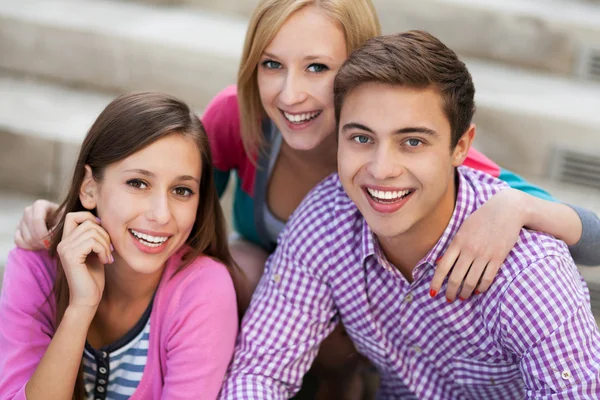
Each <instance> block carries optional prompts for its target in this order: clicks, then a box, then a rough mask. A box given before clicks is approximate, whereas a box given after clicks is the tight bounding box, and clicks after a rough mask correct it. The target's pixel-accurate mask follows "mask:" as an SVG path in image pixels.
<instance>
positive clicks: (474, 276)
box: [459, 257, 488, 300]
mask: <svg viewBox="0 0 600 400" xmlns="http://www.w3.org/2000/svg"><path fill="white" fill-rule="evenodd" d="M487 265H488V261H487V258H481V257H479V258H477V259H475V261H474V262H473V264H471V268H469V272H468V273H467V277H466V278H465V280H464V281H463V284H462V288H461V290H460V294H459V299H461V300H466V299H468V298H469V297H470V296H471V294H472V293H473V291H474V290H475V288H477V285H478V284H479V282H480V280H481V277H482V276H483V274H484V273H485V271H486V266H487Z"/></svg>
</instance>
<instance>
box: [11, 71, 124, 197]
mask: <svg viewBox="0 0 600 400" xmlns="http://www.w3.org/2000/svg"><path fill="white" fill-rule="evenodd" d="M112 98H113V96H112V95H106V94H99V93H94V92H90V91H85V90H75V89H70V88H66V87H62V86H59V85H55V84H50V83H44V82H38V81H32V80H24V79H17V78H14V77H12V76H9V75H6V74H0V171H2V173H0V188H3V189H11V190H15V191H18V192H23V193H30V194H32V195H37V196H49V197H51V198H56V196H57V195H58V194H59V193H60V191H61V189H62V187H63V186H64V180H65V177H66V176H67V175H68V174H69V172H70V171H71V168H72V167H73V165H74V162H75V159H76V156H77V151H78V149H79V145H80V144H81V142H82V140H83V138H84V137H85V134H86V133H87V131H88V129H89V128H90V126H91V125H92V123H93V122H94V120H95V119H96V117H97V116H98V115H99V114H100V112H101V111H102V110H103V109H104V107H105V106H106V105H107V104H108V103H109V102H110V101H111V100H112Z"/></svg>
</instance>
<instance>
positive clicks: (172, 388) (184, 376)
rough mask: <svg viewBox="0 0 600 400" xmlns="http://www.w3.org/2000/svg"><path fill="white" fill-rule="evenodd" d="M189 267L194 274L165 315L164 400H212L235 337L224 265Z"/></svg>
mask: <svg viewBox="0 0 600 400" xmlns="http://www.w3.org/2000/svg"><path fill="white" fill-rule="evenodd" d="M197 263H199V264H201V265H198V264H197ZM187 268H195V269H196V271H192V273H191V274H190V276H187V277H185V281H184V282H183V283H182V284H181V285H180V287H179V288H178V289H177V291H176V292H175V295H174V297H173V301H172V302H171V307H170V311H169V312H170V313H172V315H173V317H172V318H171V319H170V320H167V322H166V323H167V326H166V328H167V329H168V333H167V338H166V376H165V378H164V387H163V395H162V398H163V399H198V398H199V397H198V396H199V394H200V393H202V396H201V398H202V399H216V398H217V395H218V394H219V391H220V390H221V385H222V384H223V378H224V377H225V371H226V370H227V366H228V365H229V362H230V361H231V358H232V356H233V349H234V346H235V339H236V336H237V329H238V314H237V305H236V297H235V290H234V288H233V283H232V280H231V276H230V275H229V272H228V271H227V269H226V268H225V266H223V265H222V264H220V263H217V262H216V261H213V260H212V259H210V258H207V257H203V258H201V259H199V260H197V261H195V262H194V263H192V264H191V265H189V266H188V267H187ZM182 272H183V271H182ZM182 272H180V273H182ZM186 272H187V271H186Z"/></svg>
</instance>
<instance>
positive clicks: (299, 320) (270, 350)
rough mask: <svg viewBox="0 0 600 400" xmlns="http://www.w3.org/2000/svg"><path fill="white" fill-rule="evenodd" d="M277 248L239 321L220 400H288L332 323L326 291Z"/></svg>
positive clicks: (285, 248)
mask: <svg viewBox="0 0 600 400" xmlns="http://www.w3.org/2000/svg"><path fill="white" fill-rule="evenodd" d="M295 253H296V252H295V250H294V249H293V248H292V247H290V246H288V245H286V244H285V243H282V241H281V240H280V245H279V246H278V248H277V250H276V252H275V253H274V254H273V255H272V256H271V257H270V258H269V261H268V262H267V266H266V268H265V273H264V275H263V277H262V279H261V281H260V284H259V286H258V288H257V289H256V292H255V293H254V295H253V298H252V303H251V305H250V308H249V309H248V311H247V312H246V315H245V317H244V320H243V322H242V327H241V332H240V335H239V336H238V339H237V343H236V349H235V354H234V358H233V361H232V364H231V365H230V367H229V371H228V374H227V377H226V380H225V383H224V386H223V388H222V390H221V395H220V398H221V399H235V400H244V399H261V400H262V399H270V400H271V399H288V398H290V397H292V396H293V395H294V394H295V393H296V392H297V391H298V390H299V389H300V386H301V383H302V377H303V376H304V374H305V373H306V371H308V369H309V368H310V366H311V364H312V361H313V360H314V358H315V356H316V354H317V351H318V348H319V344H320V343H321V342H322V341H323V339H325V338H326V337H327V336H328V335H329V334H330V333H331V331H333V329H334V328H335V325H336V324H337V320H338V318H339V317H338V315H337V313H336V311H335V307H334V302H333V297H332V293H331V288H330V287H329V286H328V285H327V284H326V283H325V282H324V281H323V280H322V279H321V278H319V277H317V276H316V275H315V274H314V273H312V271H310V270H309V269H308V268H307V267H305V266H303V265H301V264H300V263H299V262H297V260H295V259H294V257H293V255H294V254H295Z"/></svg>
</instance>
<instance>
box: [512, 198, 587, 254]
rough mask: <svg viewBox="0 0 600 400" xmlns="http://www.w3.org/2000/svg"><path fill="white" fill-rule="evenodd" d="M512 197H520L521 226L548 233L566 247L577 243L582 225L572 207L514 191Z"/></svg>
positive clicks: (518, 202)
mask: <svg viewBox="0 0 600 400" xmlns="http://www.w3.org/2000/svg"><path fill="white" fill-rule="evenodd" d="M508 190H512V191H514V192H515V193H514V195H515V196H518V197H520V200H519V201H517V202H516V203H515V204H519V205H520V208H521V213H522V215H523V226H525V227H527V228H529V229H533V230H536V231H540V232H545V233H548V234H550V235H552V236H554V237H555V238H557V239H560V240H562V241H563V242H565V243H566V244H567V245H569V246H572V245H574V244H576V243H577V242H579V240H580V239H581V234H582V231H583V225H582V222H581V219H580V218H579V215H578V214H577V212H575V210H574V209H573V208H572V207H569V206H568V205H566V204H563V203H554V202H552V201H548V200H543V199H540V198H538V197H535V196H532V195H530V194H527V193H525V192H521V191H519V190H516V189H508Z"/></svg>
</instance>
